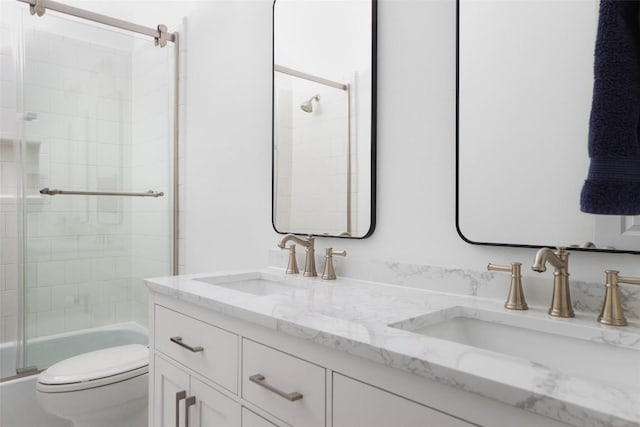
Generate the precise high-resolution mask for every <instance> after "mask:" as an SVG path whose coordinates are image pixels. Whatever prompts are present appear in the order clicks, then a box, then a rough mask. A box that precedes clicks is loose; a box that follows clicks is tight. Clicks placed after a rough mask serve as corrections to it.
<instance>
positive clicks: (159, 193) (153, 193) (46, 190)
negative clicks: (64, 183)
mask: <svg viewBox="0 0 640 427" xmlns="http://www.w3.org/2000/svg"><path fill="white" fill-rule="evenodd" d="M40 194H46V195H48V196H55V195H57V194H68V195H77V196H130V197H162V196H164V193H163V192H162V191H153V190H149V191H146V192H143V193H129V192H115V191H75V190H58V189H55V188H49V187H46V188H43V189H42V190H40Z"/></svg>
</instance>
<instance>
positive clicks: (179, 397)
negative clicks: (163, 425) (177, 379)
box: [176, 390, 187, 427]
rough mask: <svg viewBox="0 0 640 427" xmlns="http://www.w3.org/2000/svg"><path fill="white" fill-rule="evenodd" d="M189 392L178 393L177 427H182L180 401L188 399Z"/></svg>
mask: <svg viewBox="0 0 640 427" xmlns="http://www.w3.org/2000/svg"><path fill="white" fill-rule="evenodd" d="M186 397H187V392H186V391H185V390H182V391H179V392H177V393H176V427H180V401H181V400H183V399H186Z"/></svg>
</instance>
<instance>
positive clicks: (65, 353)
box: [0, 322, 147, 427]
mask: <svg viewBox="0 0 640 427" xmlns="http://www.w3.org/2000/svg"><path fill="white" fill-rule="evenodd" d="M124 344H147V329H146V328H144V327H142V326H140V325H138V324H137V323H132V322H131V323H122V324H117V325H110V326H107V327H100V328H94V329H84V330H81V331H77V332H71V333H65V334H58V335H51V336H48V337H42V338H35V339H32V340H30V341H29V359H30V365H36V366H38V367H47V366H51V365H52V364H54V363H56V362H58V361H60V360H63V359H67V358H69V357H72V356H75V355H77V354H81V353H86V352H88V351H93V350H99V349H101V348H106V347H113V346H116V345H124ZM15 361H16V348H15V344H14V343H8V344H1V345H0V373H1V374H2V375H0V376H1V377H8V376H12V375H14V374H15ZM36 378H37V375H32V376H28V377H23V378H18V379H14V380H10V381H4V382H1V383H0V425H1V426H2V427H70V426H71V423H70V422H68V421H64V420H62V419H60V418H58V417H55V416H53V415H49V414H47V413H45V412H44V411H42V410H41V409H40V406H39V405H38V401H37V398H36V392H35V387H36Z"/></svg>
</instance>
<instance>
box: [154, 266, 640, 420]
mask: <svg viewBox="0 0 640 427" xmlns="http://www.w3.org/2000/svg"><path fill="white" fill-rule="evenodd" d="M203 279H206V280H207V281H206V282H205V281H202V280H203ZM255 279H260V280H262V281H264V280H266V281H271V282H277V283H279V284H280V285H282V292H278V293H275V294H268V293H265V294H263V295H260V293H261V292H260V289H259V288H256V289H254V290H252V291H251V292H252V293H247V292H241V291H238V290H236V289H233V288H234V286H233V284H232V285H228V286H227V285H224V283H229V282H238V281H252V280H255ZM260 280H258V281H257V282H260ZM216 283H218V284H223V285H224V286H227V287H223V286H214V284H216ZM146 284H147V286H148V287H149V289H150V290H151V291H153V292H157V293H160V294H164V295H168V296H171V297H174V298H177V299H180V300H183V301H187V302H191V303H193V304H196V305H199V306H202V307H205V308H208V309H211V310H214V311H216V312H220V313H223V314H226V315H229V316H232V317H235V318H238V319H243V320H247V321H250V322H254V323H257V324H260V325H262V326H265V327H268V328H272V329H275V330H278V331H281V332H282V333H285V334H288V335H292V336H295V337H299V338H302V339H306V340H310V341H313V342H315V343H317V344H320V345H323V346H326V347H330V348H333V349H335V350H338V351H342V352H345V353H349V354H352V355H355V356H359V357H363V358H366V359H369V360H372V361H375V362H378V363H382V364H384V365H387V366H391V367H394V368H397V369H401V370H403V371H407V372H410V373H412V374H414V375H417V376H420V377H424V378H426V379H429V380H433V381H436V382H438V383H441V384H446V385H450V386H452V387H456V388H459V389H462V390H465V391H469V392H472V393H476V394H479V395H482V396H485V397H488V398H492V399H495V400H498V401H501V402H503V403H506V404H509V405H512V406H515V407H518V408H521V409H524V410H528V411H531V412H534V413H537V414H540V415H545V416H548V417H550V418H553V419H556V420H559V421H562V422H565V423H568V424H571V425H579V426H640V322H639V321H637V320H632V321H630V322H629V326H627V327H622V328H621V327H609V326H604V325H600V324H598V323H597V322H596V321H595V319H594V316H593V314H591V313H589V314H585V313H580V312H576V317H575V318H573V319H560V318H552V317H551V316H549V315H548V314H547V313H546V310H545V308H543V307H531V306H530V309H529V310H527V311H514V310H507V309H505V308H503V306H502V302H501V301H496V300H492V299H487V298H480V297H474V296H462V295H452V294H446V293H442V292H434V291H428V290H423V289H414V288H406V287H401V286H395V285H387V284H381V283H374V282H365V281H359V280H352V279H340V278H339V279H338V280H334V281H323V280H320V279H319V278H314V279H310V278H302V277H300V276H299V275H298V276H287V275H285V274H284V273H283V272H282V271H281V270H276V269H273V270H270V269H265V270H262V271H251V272H220V273H210V274H198V275H185V276H173V277H163V278H153V279H147V280H146ZM258 284H259V283H258ZM425 287H427V288H428V286H425ZM276 288H277V284H276ZM462 311H464V315H465V316H467V317H479V318H481V319H483V317H488V319H487V320H491V321H495V322H498V323H501V322H504V323H507V324H511V325H516V326H519V327H523V328H532V329H536V330H538V331H542V332H551V333H553V334H559V335H560V336H562V335H564V336H565V337H575V338H578V339H580V340H583V341H591V342H593V343H604V344H607V345H610V347H611V351H612V352H613V353H611V355H612V357H611V358H610V359H613V360H602V361H600V365H599V366H593V369H594V371H598V370H601V369H602V368H603V367H608V366H613V369H623V370H625V371H624V372H628V376H627V378H626V380H625V381H626V383H624V384H623V383H619V382H612V383H604V382H603V381H601V380H599V379H598V378H593V377H590V375H582V374H581V373H578V374H573V373H571V367H569V368H568V369H564V368H563V369H553V368H549V367H548V366H547V365H545V364H544V363H540V362H537V361H531V360H528V359H527V358H525V357H517V356H513V355H511V356H510V355H506V354H503V353H498V352H494V351H490V350H484V349H481V348H478V347H474V346H469V345H464V344H461V343H457V342H453V341H448V340H444V339H438V338H434V337H432V336H426V335H419V334H417V333H414V332H412V330H413V331H415V330H416V329H419V328H420V327H422V326H424V325H422V323H424V322H425V319H430V317H429V316H431V320H430V321H433V319H432V317H433V316H434V315H435V316H444V317H446V316H456V315H459V314H460V312H462ZM505 319H506V320H505ZM389 325H399V326H401V327H402V328H404V329H401V328H398V327H390V326H389ZM563 339H564V338H563ZM569 340H571V338H569ZM545 350H549V351H550V352H552V351H562V349H545ZM634 351H637V352H638V358H637V359H635V360H637V363H635V362H631V363H628V364H629V365H631V366H619V365H620V362H617V361H616V360H615V358H616V355H617V354H622V353H621V352H626V356H627V357H626V359H624V360H632V359H629V357H628V356H629V354H631V355H632V357H633V356H634V353H633V352H634ZM630 352H631V353H630ZM621 360H622V358H621ZM549 366H550V365H549ZM596 377H597V376H596Z"/></svg>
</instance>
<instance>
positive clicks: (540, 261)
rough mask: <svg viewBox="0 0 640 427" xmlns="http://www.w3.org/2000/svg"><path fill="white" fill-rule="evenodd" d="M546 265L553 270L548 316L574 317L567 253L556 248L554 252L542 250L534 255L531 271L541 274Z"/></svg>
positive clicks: (548, 249) (563, 249) (561, 248)
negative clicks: (550, 266) (551, 294)
mask: <svg viewBox="0 0 640 427" xmlns="http://www.w3.org/2000/svg"><path fill="white" fill-rule="evenodd" d="M547 263H549V264H551V265H552V266H553V267H554V268H555V271H554V272H553V297H552V298H551V307H550V308H549V314H550V315H552V316H556V317H574V316H575V314H574V313H573V307H572V306H571V291H570V289H569V252H567V250H566V249H565V248H563V247H558V250H557V251H556V252H553V250H552V249H550V248H542V249H540V250H539V251H538V252H537V253H536V257H535V259H534V261H533V265H532V266H531V269H532V270H533V271H537V272H538V273H542V272H544V271H546V270H547V266H546V264H547Z"/></svg>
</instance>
